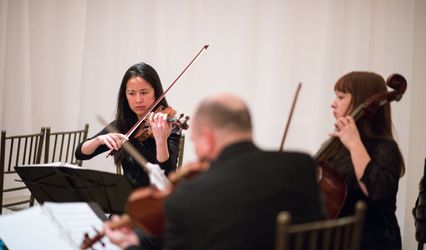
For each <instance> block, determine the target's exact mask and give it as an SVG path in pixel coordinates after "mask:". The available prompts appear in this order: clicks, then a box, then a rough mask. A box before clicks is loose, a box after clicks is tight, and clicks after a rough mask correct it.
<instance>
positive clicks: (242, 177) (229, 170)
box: [163, 94, 324, 250]
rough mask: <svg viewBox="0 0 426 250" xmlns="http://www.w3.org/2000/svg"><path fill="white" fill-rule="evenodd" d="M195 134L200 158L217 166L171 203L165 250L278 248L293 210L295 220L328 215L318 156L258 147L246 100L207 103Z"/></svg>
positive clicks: (185, 187) (214, 99) (224, 97)
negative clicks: (282, 225) (280, 222)
mask: <svg viewBox="0 0 426 250" xmlns="http://www.w3.org/2000/svg"><path fill="white" fill-rule="evenodd" d="M191 135H192V140H193V142H194V145H195V150H196V154H197V156H198V157H199V158H200V160H201V161H207V162H210V167H209V169H208V170H207V171H206V172H204V173H202V174H200V175H199V176H196V177H195V178H193V179H191V180H189V181H187V182H186V183H181V184H179V185H178V186H177V188H176V190H175V191H174V192H173V193H172V194H171V195H170V196H169V198H168V199H167V200H166V202H165V214H166V235H165V241H164V248H163V249H167V250H168V249H182V250H191V249H203V250H204V249H230V250H235V249H244V250H247V249H259V250H265V249H274V240H275V227H276V216H277V214H278V213H279V212H280V211H282V210H287V211H289V212H290V213H291V216H292V220H293V223H299V222H306V221H314V220H319V219H323V218H324V214H323V207H322V201H321V198H320V191H319V187H318V185H317V182H316V177H315V164H314V161H313V159H312V158H311V157H310V156H308V155H306V154H302V153H295V152H293V153H290V152H287V153H283V152H266V151H263V150H260V149H259V148H258V147H256V146H255V145H254V144H253V142H252V125H251V118H250V114H249V111H248V109H247V106H246V105H245V103H244V102H243V101H242V100H241V99H239V98H237V97H235V96H233V95H228V94H222V95H218V96H215V97H211V98H208V99H206V100H204V101H203V102H202V103H201V105H200V106H199V107H198V109H197V111H196V113H195V115H194V116H193V122H192V134H191Z"/></svg>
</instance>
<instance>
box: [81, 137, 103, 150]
mask: <svg viewBox="0 0 426 250" xmlns="http://www.w3.org/2000/svg"><path fill="white" fill-rule="evenodd" d="M100 145H102V142H101V141H100V140H99V137H98V136H97V137H95V138H93V139H90V140H87V141H85V142H84V143H83V145H82V146H81V152H82V153H83V154H85V155H90V154H92V153H93V152H95V150H96V149H97V148H98V147H99V146H100Z"/></svg>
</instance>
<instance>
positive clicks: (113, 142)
mask: <svg viewBox="0 0 426 250" xmlns="http://www.w3.org/2000/svg"><path fill="white" fill-rule="evenodd" d="M162 94H163V88H162V85H161V81H160V78H159V76H158V74H157V72H156V71H155V69H154V68H153V67H151V66H150V65H148V64H146V63H143V62H142V63H137V64H135V65H133V66H132V67H130V68H129V69H128V70H127V71H126V73H125V74H124V77H123V80H122V81H121V85H120V89H119V92H118V100H117V111H116V118H115V120H114V121H113V122H111V123H110V125H111V126H112V127H114V128H115V129H116V130H118V131H119V133H108V131H107V130H106V129H105V128H104V129H103V130H102V131H100V132H99V133H98V134H96V135H95V136H93V137H91V138H89V139H88V140H86V141H84V142H83V143H81V144H80V145H79V146H78V147H77V149H76V152H75V156H76V158H77V159H79V160H88V159H91V158H92V157H94V156H96V155H98V154H101V153H103V152H105V151H108V150H119V149H120V147H121V143H122V141H123V140H127V139H128V140H129V141H130V143H131V144H132V145H133V146H134V147H135V148H136V149H137V150H138V151H139V152H140V153H141V154H142V155H143V156H144V157H145V158H146V160H147V161H149V162H151V163H156V164H159V165H160V167H161V168H162V169H163V170H164V171H165V172H166V174H168V173H169V172H171V171H173V170H175V169H176V160H177V155H178V150H179V138H180V137H179V135H178V134H177V132H178V129H177V128H176V129H173V127H172V124H171V122H169V121H168V120H167V119H166V116H167V115H166V114H163V113H160V112H157V113H156V114H155V115H154V114H151V115H150V116H148V121H147V122H146V123H147V124H146V125H147V126H149V128H150V131H151V132H152V136H150V137H148V138H147V139H143V140H142V139H138V138H136V137H135V136H137V134H138V133H137V132H135V133H134V134H132V135H131V136H130V138H127V137H126V136H125V134H126V132H127V131H129V130H130V129H131V128H132V126H133V125H134V124H136V123H137V122H138V120H139V119H140V118H141V117H142V116H143V115H144V113H145V112H146V111H147V110H148V109H149V108H150V106H151V105H152V104H153V103H154V102H155V101H156V99H157V98H159V97H160V96H161V95H162ZM160 105H161V106H162V107H168V104H167V101H166V99H165V98H164V99H162V100H161V101H160V102H159V104H158V106H160ZM141 126H142V125H141ZM114 161H115V163H116V164H120V165H121V166H122V168H123V170H124V175H125V176H126V177H127V178H128V179H129V181H130V183H131V184H132V185H133V186H134V187H135V188H136V187H141V186H147V185H149V178H148V175H147V174H146V173H145V172H144V170H143V169H142V168H141V167H140V166H139V165H138V164H137V163H136V162H135V161H134V160H133V158H131V157H130V156H129V155H128V154H127V153H126V152H125V150H119V151H117V152H116V153H115V154H114Z"/></svg>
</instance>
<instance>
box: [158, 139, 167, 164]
mask: <svg viewBox="0 0 426 250" xmlns="http://www.w3.org/2000/svg"><path fill="white" fill-rule="evenodd" d="M155 145H156V149H157V161H158V162H159V163H162V162H165V161H167V160H168V159H169V158H170V155H169V146H168V143H167V139H166V140H165V141H157V140H156V141H155Z"/></svg>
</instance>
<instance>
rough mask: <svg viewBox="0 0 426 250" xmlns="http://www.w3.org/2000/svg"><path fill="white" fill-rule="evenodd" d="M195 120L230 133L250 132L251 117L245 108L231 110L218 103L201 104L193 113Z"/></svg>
mask: <svg viewBox="0 0 426 250" xmlns="http://www.w3.org/2000/svg"><path fill="white" fill-rule="evenodd" d="M195 117H196V120H198V121H202V122H206V123H208V124H210V125H212V126H213V127H215V128H219V129H226V130H230V131H240V132H241V131H251V130H252V124H251V117H250V112H249V111H248V109H247V107H245V106H244V107H241V108H237V109H232V108H230V107H227V106H226V105H223V104H221V103H219V102H210V101H207V102H203V103H202V104H201V105H200V106H199V107H198V109H197V111H196V112H195Z"/></svg>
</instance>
